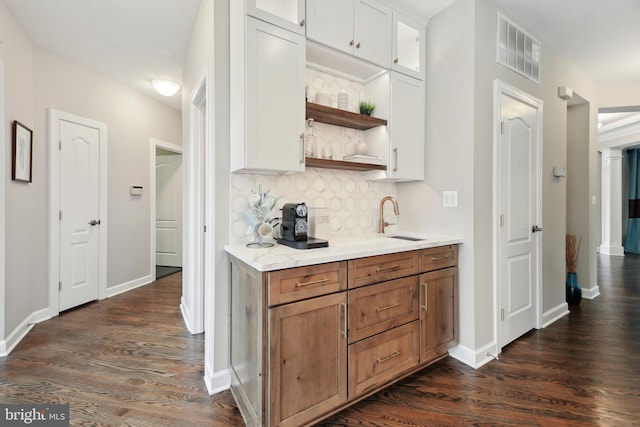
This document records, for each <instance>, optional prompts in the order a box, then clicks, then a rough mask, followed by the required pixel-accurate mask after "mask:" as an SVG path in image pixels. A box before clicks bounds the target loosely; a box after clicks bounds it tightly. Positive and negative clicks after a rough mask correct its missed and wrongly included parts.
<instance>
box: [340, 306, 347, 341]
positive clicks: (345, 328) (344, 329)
mask: <svg viewBox="0 0 640 427" xmlns="http://www.w3.org/2000/svg"><path fill="white" fill-rule="evenodd" d="M340 305H341V306H342V315H343V316H344V317H343V320H344V321H343V325H344V326H343V329H342V336H343V337H344V338H345V339H346V338H347V304H345V303H342V304H340Z"/></svg>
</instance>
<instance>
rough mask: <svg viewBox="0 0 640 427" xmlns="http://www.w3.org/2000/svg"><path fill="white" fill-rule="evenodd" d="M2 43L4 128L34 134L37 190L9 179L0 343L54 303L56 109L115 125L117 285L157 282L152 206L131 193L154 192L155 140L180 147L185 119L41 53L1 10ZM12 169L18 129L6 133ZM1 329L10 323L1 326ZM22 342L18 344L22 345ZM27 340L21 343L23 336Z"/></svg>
mask: <svg viewBox="0 0 640 427" xmlns="http://www.w3.org/2000/svg"><path fill="white" fill-rule="evenodd" d="M0 42H2V45H3V51H4V64H5V84H4V87H3V91H4V96H5V121H6V122H10V121H13V120H19V121H20V122H21V123H24V124H25V125H26V126H28V127H29V128H31V129H32V130H33V131H34V138H33V183H30V184H24V183H17V182H12V181H11V177H10V175H9V174H5V175H4V178H3V179H5V180H6V181H5V183H4V184H3V185H5V186H6V242H5V243H4V244H5V245H6V247H8V248H11V250H10V251H7V252H6V260H5V261H6V271H5V272H3V274H4V281H5V291H4V293H3V294H1V295H0V310H1V311H2V312H1V313H0V317H2V318H3V319H4V328H1V330H0V343H2V342H3V341H4V339H5V338H7V337H8V336H10V335H12V333H16V332H17V333H19V332H20V331H18V328H19V327H20V328H22V329H21V330H23V331H24V330H26V329H25V328H26V324H27V321H33V320H36V321H37V320H38V319H37V316H36V318H34V315H36V313H38V312H39V311H41V310H44V309H46V308H47V304H48V293H49V286H48V262H49V253H48V235H49V226H48V198H49V187H48V185H49V183H48V173H49V170H48V169H49V168H48V162H49V160H48V159H49V157H48V156H49V154H48V153H49V151H48V129H47V110H48V109H49V108H56V109H60V110H63V111H66V112H69V113H73V114H76V115H80V116H84V117H88V118H91V119H95V120H98V121H101V122H104V123H106V124H107V126H108V132H109V204H110V207H109V221H110V224H109V250H108V256H109V264H108V266H107V268H108V272H107V275H108V285H109V286H110V288H113V287H115V286H117V285H119V284H122V283H126V282H130V281H135V280H138V279H140V278H145V277H147V278H150V271H149V266H150V260H149V256H150V249H149V230H150V223H149V221H150V213H149V212H150V211H149V204H148V198H147V197H144V196H143V198H142V199H141V200H133V199H131V197H130V196H129V185H133V184H136V185H143V186H145V187H146V188H148V186H149V176H150V175H149V173H150V171H149V162H148V158H149V151H148V150H149V138H150V137H155V138H158V139H162V140H165V141H171V142H173V143H176V144H180V143H181V122H180V120H181V115H180V112H179V111H177V110H174V109H172V108H170V107H167V106H165V105H164V104H161V103H159V102H157V101H155V100H152V99H150V98H147V97H144V96H142V95H140V94H139V93H138V92H135V91H133V90H131V89H129V88H127V87H125V86H123V85H120V84H118V83H115V82H113V81H111V80H109V79H107V78H105V77H103V76H101V75H99V74H97V73H94V72H93V71H90V70H88V69H86V68H84V67H81V66H79V65H77V64H74V63H72V62H69V61H67V60H65V59H63V58H61V57H59V56H57V55H54V54H52V53H50V52H47V51H44V50H42V49H39V48H36V47H34V45H33V43H32V42H31V41H30V40H29V38H28V37H27V36H26V34H25V33H24V32H23V31H22V30H21V28H20V27H19V25H18V24H17V22H16V21H15V19H14V18H13V17H12V15H11V14H10V12H9V11H8V9H7V8H6V7H5V5H4V3H2V2H0ZM4 137H5V140H6V141H7V144H5V145H4V147H5V156H6V158H5V166H7V165H8V166H7V167H8V169H7V171H9V170H10V167H11V163H10V153H11V144H10V143H8V142H10V141H11V139H10V138H11V127H10V126H6V127H5V134H4ZM0 325H1V324H0ZM14 338H15V337H14ZM18 338H19V337H18Z"/></svg>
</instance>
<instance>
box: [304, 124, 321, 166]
mask: <svg viewBox="0 0 640 427" xmlns="http://www.w3.org/2000/svg"><path fill="white" fill-rule="evenodd" d="M314 122H315V120H314V119H309V120H307V126H308V127H309V133H308V134H306V135H305V136H304V155H305V157H318V141H317V140H316V136H315V135H314V134H313V124H314Z"/></svg>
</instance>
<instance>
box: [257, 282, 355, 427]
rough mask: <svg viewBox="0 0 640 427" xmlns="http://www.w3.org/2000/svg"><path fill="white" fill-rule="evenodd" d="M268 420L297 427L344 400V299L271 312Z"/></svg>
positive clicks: (326, 299)
mask: <svg viewBox="0 0 640 427" xmlns="http://www.w3.org/2000/svg"><path fill="white" fill-rule="evenodd" d="M269 367H270V370H269V396H270V399H269V400H270V402H269V420H270V425H272V426H283V427H284V426H300V425H304V424H305V423H306V422H308V421H310V420H313V419H314V418H317V417H319V416H321V415H323V414H325V413H327V412H329V411H330V410H332V409H333V408H335V407H337V406H339V405H340V404H342V403H344V402H346V400H347V295H346V292H340V293H337V294H333V295H327V296H324V297H318V298H313V299H310V300H307V301H302V302H297V303H293V304H287V305H283V306H280V307H277V308H274V309H271V310H269Z"/></svg>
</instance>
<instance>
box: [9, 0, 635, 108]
mask: <svg viewBox="0 0 640 427" xmlns="http://www.w3.org/2000/svg"><path fill="white" fill-rule="evenodd" d="M2 1H4V2H5V4H6V5H7V7H8V8H9V9H10V10H11V12H12V13H13V14H14V16H15V17H16V19H17V20H18V22H20V23H21V25H22V26H23V27H24V29H25V30H26V32H27V33H28V34H29V35H30V37H31V38H32V39H33V41H34V42H35V43H36V44H37V45H38V46H41V47H43V48H45V49H47V50H50V51H53V52H55V53H58V54H60V55H61V56H64V57H66V58H68V59H70V60H73V61H75V62H78V63H80V64H83V65H86V66H87V67H90V68H92V69H94V70H96V71H98V72H100V73H102V74H104V75H106V76H108V77H110V78H112V79H114V80H116V81H119V82H121V83H123V84H125V85H128V86H130V87H132V88H134V89H136V90H139V91H141V92H142V93H144V94H147V95H149V96H153V97H156V98H157V99H160V100H162V101H163V102H168V103H169V104H170V105H172V106H173V107H174V108H176V109H180V95H179V94H178V95H175V96H173V97H171V98H163V97H160V95H157V94H155V92H154V91H153V90H152V89H151V87H150V85H149V80H150V79H152V78H156V77H166V78H170V79H173V80H176V81H180V80H181V72H182V62H183V60H184V55H185V52H186V47H187V44H188V40H189V36H190V34H191V29H192V27H193V23H194V20H195V16H196V13H197V10H198V7H199V4H200V0H2ZM230 1H242V0H230ZM395 1H396V2H397V3H400V4H402V5H404V6H407V7H409V8H411V9H413V10H415V11H417V12H419V13H420V14H421V15H423V16H426V17H429V16H433V15H434V14H436V13H438V12H439V11H441V10H442V9H444V8H446V7H448V6H449V5H450V4H452V3H453V2H454V1H455V0H395ZM494 1H495V2H496V4H498V5H499V6H500V7H501V8H502V9H503V10H504V11H505V13H506V15H507V16H509V17H510V18H511V19H512V20H514V21H515V22H516V23H517V24H518V25H521V26H523V27H525V28H526V29H528V30H529V31H530V32H531V33H532V35H533V36H535V37H538V38H539V39H541V40H542V41H544V42H545V43H546V44H547V45H549V46H551V47H552V48H553V50H554V51H556V52H557V53H558V54H560V55H562V56H564V57H565V58H566V59H567V60H569V61H570V62H573V63H574V64H575V65H577V66H578V67H579V68H581V69H582V70H583V71H585V72H586V73H587V74H589V75H590V76H591V77H592V78H593V79H594V80H596V81H599V82H612V81H625V80H635V81H638V80H640V1H638V0H607V1H603V0H562V1H558V0H494Z"/></svg>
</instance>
